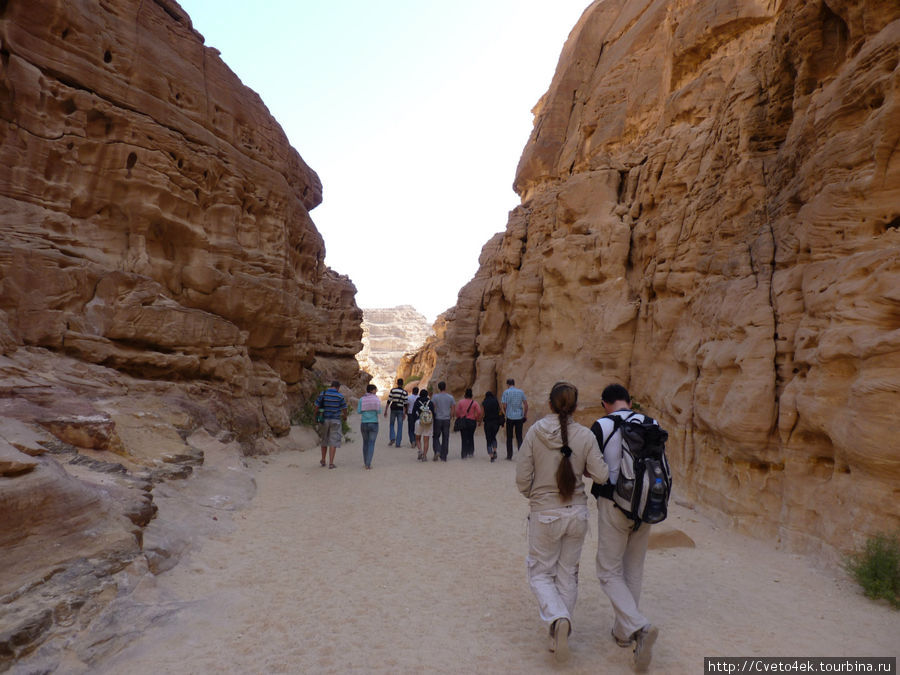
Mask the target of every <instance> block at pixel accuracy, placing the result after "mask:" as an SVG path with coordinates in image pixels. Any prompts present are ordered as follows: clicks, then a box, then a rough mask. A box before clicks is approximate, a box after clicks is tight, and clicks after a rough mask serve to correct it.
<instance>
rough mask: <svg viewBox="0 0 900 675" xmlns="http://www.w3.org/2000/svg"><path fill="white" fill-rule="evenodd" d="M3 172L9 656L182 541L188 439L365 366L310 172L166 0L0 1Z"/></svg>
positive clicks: (357, 315) (194, 458)
mask: <svg viewBox="0 0 900 675" xmlns="http://www.w3.org/2000/svg"><path fill="white" fill-rule="evenodd" d="M310 133H315V130H310ZM0 167H2V168H0V231H2V235H0V480H2V481H3V485H4V487H3V488H2V490H0V548H2V550H3V561H4V564H3V569H2V570H0V604H3V606H4V612H2V613H0V670H4V666H5V665H7V664H8V663H9V661H10V659H14V658H17V657H18V656H21V655H22V654H26V653H29V652H31V651H32V650H34V649H35V647H36V645H40V644H41V643H42V642H43V641H44V640H45V639H46V638H47V636H49V635H51V634H53V632H54V631H56V630H60V629H62V628H64V627H66V626H69V627H71V626H72V625H73V622H74V621H75V618H74V617H75V616H76V615H77V614H78V613H79V612H80V611H85V612H87V611H88V609H87V608H94V609H97V608H98V607H100V606H102V605H103V598H109V597H115V596H116V593H117V591H116V590H115V589H116V588H117V584H118V583H119V582H120V581H123V580H122V579H118V578H116V577H115V575H116V574H118V573H119V572H120V571H122V570H127V569H134V567H133V566H134V565H135V564H137V563H139V562H140V561H143V562H142V563H141V564H143V565H144V566H145V568H146V567H147V566H148V565H149V569H151V570H159V569H163V568H164V567H165V565H166V564H170V563H165V562H160V561H166V560H172V559H175V558H177V555H176V551H177V550H178V547H177V546H176V547H168V548H167V546H168V545H167V544H159V543H156V544H152V545H148V543H147V537H146V536H145V535H146V526H147V523H148V522H149V521H150V519H151V518H153V515H154V513H155V509H156V507H155V505H154V498H153V496H154V494H156V491H157V488H156V486H157V485H158V484H159V483H160V482H166V481H170V480H173V479H177V478H183V477H185V476H188V475H190V473H191V471H192V467H194V466H197V465H199V464H201V463H203V462H204V455H203V451H201V450H199V449H198V445H197V444H196V443H190V442H189V441H188V440H187V439H189V438H192V437H195V436H196V434H197V433H200V432H203V433H205V434H207V435H208V436H209V437H210V438H212V442H211V444H209V445H208V448H212V449H213V450H214V451H215V452H221V451H222V448H224V447H226V446H227V447H229V448H230V449H231V450H234V448H238V450H239V451H242V452H244V453H245V454H252V453H259V452H267V451H268V450H269V449H271V448H275V447H276V445H277V443H278V442H279V441H277V439H278V438H279V437H284V436H285V435H286V434H288V433H289V432H291V433H293V432H292V430H291V427H290V416H291V413H292V411H294V410H298V409H299V408H300V406H301V403H302V402H303V400H304V399H305V398H306V396H308V395H309V394H310V393H311V392H312V391H313V389H314V386H315V385H314V383H315V382H316V381H317V380H320V379H321V380H327V379H330V378H332V377H337V378H339V379H340V380H341V381H342V382H343V383H344V384H347V385H348V386H350V387H354V386H358V385H359V384H360V383H362V382H363V376H362V374H361V373H360V372H359V367H358V364H357V362H356V360H355V358H354V355H355V354H356V353H357V352H359V350H360V346H361V343H360V338H361V328H360V323H361V321H362V313H361V311H360V310H359V309H358V307H357V306H356V303H355V300H354V296H355V293H356V289H355V288H354V286H353V284H352V283H351V282H350V280H349V279H348V278H347V277H345V276H342V275H340V274H337V273H336V272H334V271H333V270H331V269H329V268H328V267H327V266H326V265H325V264H324V257H325V249H324V244H323V241H322V237H321V236H320V235H319V233H318V232H317V231H316V228H315V226H314V224H313V222H312V220H311V219H310V216H309V211H310V209H312V208H313V207H315V206H316V205H317V204H318V203H319V202H320V201H321V198H322V187H321V184H320V182H319V178H318V176H317V175H316V174H315V172H314V171H312V169H310V168H309V167H308V166H307V165H306V164H305V163H304V162H303V160H302V159H301V158H300V156H299V154H298V153H297V152H296V151H295V150H294V149H293V148H292V147H291V146H290V144H289V143H288V140H287V138H286V137H285V134H284V132H283V131H282V129H281V127H280V126H279V125H278V123H277V122H276V121H275V120H274V119H273V118H272V116H271V115H270V114H269V112H268V110H267V109H266V107H265V105H264V104H263V102H262V101H261V100H260V98H259V96H257V95H256V94H255V93H254V92H253V91H251V90H249V89H248V88H246V87H245V86H243V85H242V84H241V82H240V80H239V79H238V78H237V76H236V75H235V74H234V73H233V72H232V71H231V70H230V69H229V68H228V67H227V66H226V65H225V64H224V63H223V62H222V60H221V59H220V58H219V53H218V51H216V50H215V49H212V48H209V47H206V46H204V44H203V38H202V36H201V35H199V34H198V33H197V32H196V31H194V30H193V28H192V26H191V21H190V18H189V17H188V16H187V15H186V14H185V12H184V11H183V10H182V9H181V7H180V6H179V5H178V3H177V2H174V0H151V1H149V2H140V1H139V0H110V1H108V2H103V3H76V2H57V1H53V0H30V1H29V2H0ZM231 450H229V452H230V451H231ZM207 459H209V458H208V457H207ZM162 539H163V540H165V539H166V537H164V536H163V537H162ZM151 549H152V552H151ZM125 581H126V582H127V579H126V580H125ZM120 590H121V588H120ZM79 608H81V609H79ZM105 639H106V638H104V640H105ZM98 644H99V643H98ZM109 644H110V645H111V644H113V642H110V643H109ZM85 658H89V657H88V656H85ZM48 663H51V665H52V662H48Z"/></svg>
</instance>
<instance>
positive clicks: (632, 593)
mask: <svg viewBox="0 0 900 675" xmlns="http://www.w3.org/2000/svg"><path fill="white" fill-rule="evenodd" d="M633 527H634V521H632V520H629V519H628V518H627V517H626V516H625V514H624V513H622V511H621V510H620V509H617V508H616V507H615V506H614V505H613V503H612V501H610V500H609V499H604V498H602V497H601V498H599V499H598V500H597V578H598V579H599V580H600V586H601V588H603V592H604V593H606V595H607V597H609V601H610V602H611V603H612V606H613V611H614V612H615V615H616V620H615V623H614V624H613V633H614V634H615V636H616V637H618V638H619V639H621V640H627V639H628V638H629V637H631V635H632V634H633V633H634V632H635V631H638V630H640V629H641V628H643V627H644V626H646V625H647V624H649V623H650V622H649V621H648V620H647V618H646V617H645V616H644V615H643V614H641V613H640V611H638V600H639V599H640V597H641V582H642V580H643V578H644V558H645V557H646V556H647V545H648V544H649V540H650V526H649V525H647V524H646V523H643V524H642V525H641V526H640V527H639V528H638V530H637V532H635V531H633V530H632V528H633Z"/></svg>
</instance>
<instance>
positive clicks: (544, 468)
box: [516, 415, 609, 511]
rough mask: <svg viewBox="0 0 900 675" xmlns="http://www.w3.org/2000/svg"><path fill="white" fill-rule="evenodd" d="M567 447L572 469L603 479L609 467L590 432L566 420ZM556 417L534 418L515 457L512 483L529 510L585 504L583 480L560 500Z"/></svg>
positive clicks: (560, 443)
mask: <svg viewBox="0 0 900 675" xmlns="http://www.w3.org/2000/svg"><path fill="white" fill-rule="evenodd" d="M568 432H569V447H570V448H571V449H572V456H571V457H570V458H569V460H570V461H571V462H572V470H573V471H574V472H575V476H577V477H581V476H582V475H583V474H584V471H585V469H587V472H588V473H589V474H590V475H591V477H592V478H593V479H594V480H595V481H597V482H599V483H605V482H606V479H607V478H608V477H609V468H608V467H607V466H606V462H604V461H603V455H602V454H601V453H600V447H599V446H598V445H597V439H596V437H595V436H594V434H593V432H592V431H591V430H590V429H588V428H587V427H585V426H582V425H581V424H578V422H575V421H573V420H571V419H570V420H569V425H568ZM562 444H563V443H562V434H561V433H560V426H559V417H557V416H556V415H547V416H546V417H544V418H543V419H540V420H538V421H537V422H535V423H534V424H533V425H532V427H531V428H530V429H529V430H528V433H527V434H525V440H524V441H523V442H522V447H521V448H520V449H519V455H518V459H517V460H516V486H517V487H518V488H519V492H521V493H522V494H523V495H525V496H526V497H527V498H528V500H529V502H530V503H531V510H532V511H544V510H546V509H554V508H559V507H561V506H569V505H574V504H586V503H587V498H586V497H585V492H584V483H583V481H582V482H579V483H576V485H575V494H573V495H572V498H571V500H569V501H563V500H562V497H561V496H560V494H559V489H558V488H557V487H556V469H557V468H558V467H559V463H560V462H561V461H562V460H563V459H565V458H564V457H563V454H562V453H561V452H560V448H562Z"/></svg>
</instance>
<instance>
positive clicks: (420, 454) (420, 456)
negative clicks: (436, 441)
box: [416, 452, 422, 462]
mask: <svg viewBox="0 0 900 675" xmlns="http://www.w3.org/2000/svg"><path fill="white" fill-rule="evenodd" d="M416 459H417V460H419V461H420V462H421V461H422V453H421V452H420V453H419V454H418V456H417V457H416Z"/></svg>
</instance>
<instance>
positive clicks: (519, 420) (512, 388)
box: [500, 378, 528, 461]
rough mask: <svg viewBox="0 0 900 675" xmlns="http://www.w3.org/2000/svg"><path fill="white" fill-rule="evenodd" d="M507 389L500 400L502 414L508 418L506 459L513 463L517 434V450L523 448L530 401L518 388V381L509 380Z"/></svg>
mask: <svg viewBox="0 0 900 675" xmlns="http://www.w3.org/2000/svg"><path fill="white" fill-rule="evenodd" d="M506 384H507V389H506V391H504V392H503V397H502V398H501V399H500V412H502V413H503V414H504V415H505V416H506V459H508V460H510V461H512V458H513V449H512V437H513V432H515V434H516V449H517V450H518V449H519V448H521V447H522V428H523V427H524V425H525V420H526V419H527V418H528V399H527V398H526V396H525V392H524V391H522V390H521V389H518V388H517V387H516V381H515V380H514V379H513V378H509V379H508V380H507V381H506Z"/></svg>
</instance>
